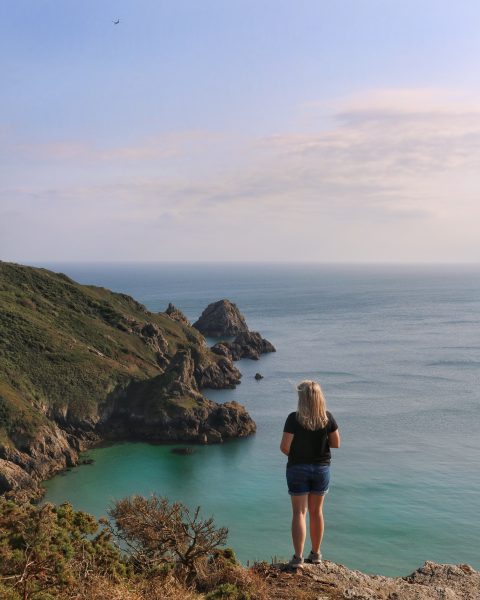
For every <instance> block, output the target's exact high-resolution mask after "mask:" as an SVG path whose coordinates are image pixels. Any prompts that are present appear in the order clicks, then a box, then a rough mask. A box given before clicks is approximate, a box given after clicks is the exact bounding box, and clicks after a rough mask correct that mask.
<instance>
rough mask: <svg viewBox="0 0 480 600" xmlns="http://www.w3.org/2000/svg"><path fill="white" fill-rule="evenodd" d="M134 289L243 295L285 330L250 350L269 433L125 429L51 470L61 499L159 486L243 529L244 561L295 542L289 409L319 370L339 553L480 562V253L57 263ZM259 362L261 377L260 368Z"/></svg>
mask: <svg viewBox="0 0 480 600" xmlns="http://www.w3.org/2000/svg"><path fill="white" fill-rule="evenodd" d="M43 266H47V267H49V268H54V269H55V270H61V271H63V272H65V273H67V274H68V275H70V276H71V277H73V278H74V279H76V280H78V281H81V282H82V283H94V284H97V285H103V286H105V287H109V288H111V289H114V290H118V291H122V292H126V293H129V294H131V295H133V296H134V297H135V298H137V299H138V300H140V301H141V302H143V303H144V304H146V305H147V307H148V308H149V309H150V310H153V311H159V310H164V309H165V308H166V306H167V304H168V302H170V301H171V302H173V303H174V304H175V305H177V306H178V307H179V308H181V309H182V310H183V311H184V312H185V314H186V315H187V316H188V317H189V318H190V319H191V320H195V319H196V318H197V317H198V315H199V314H200V313H201V311H202V310H203V308H205V306H206V305H207V304H208V303H209V302H212V301H214V300H218V299H220V298H224V297H228V298H229V299H231V300H232V301H234V302H236V303H237V304H238V306H239V307H240V309H241V311H242V312H243V313H244V315H245V316H246V318H247V322H248V324H249V326H250V328H251V329H254V330H259V331H260V332H261V333H262V335H263V336H264V337H266V338H267V339H269V340H270V341H272V343H273V344H274V345H275V346H276V348H277V352H276V353H275V354H269V355H265V356H263V357H262V358H261V360H260V361H259V362H255V361H248V360H242V361H240V362H239V363H238V366H239V368H240V370H241V371H242V373H243V380H242V384H241V385H240V386H238V387H237V389H235V390H216V391H212V390H207V391H206V395H207V396H208V397H210V398H211V399H212V400H215V401H227V400H237V401H238V402H241V403H242V404H244V405H245V406H246V407H247V408H248V410H249V412H250V413H251V415H252V416H253V418H254V419H255V421H256V423H257V427H258V429H257V434H256V435H255V436H253V437H252V438H249V439H247V440H236V441H233V442H229V443H226V444H224V445H221V446H211V447H198V448H196V453H195V454H194V455H192V456H178V455H173V454H171V452H170V449H171V448H170V447H168V446H158V445H148V444H143V443H122V444H116V445H113V446H110V447H103V448H98V449H95V450H91V451H89V452H88V455H89V456H91V457H93V458H94V459H95V463H94V464H93V465H89V466H81V467H78V468H76V469H73V470H72V471H70V472H68V473H66V474H63V475H59V476H56V477H54V478H53V479H51V480H50V481H48V482H47V483H46V488H47V494H46V499H47V500H51V501H53V502H62V501H65V500H68V501H70V502H72V503H73V505H74V506H75V507H76V508H79V509H83V510H87V511H89V512H92V513H93V514H95V515H97V516H101V515H104V514H105V513H106V510H107V507H108V506H109V503H111V501H112V500H113V499H115V498H121V497H122V496H125V495H128V494H132V493H141V494H149V493H150V492H156V493H158V494H161V495H165V496H168V497H169V498H170V499H171V500H174V499H175V500H181V501H183V502H185V503H187V504H188V505H190V506H192V507H193V506H196V505H201V506H202V509H203V513H204V514H205V515H213V516H214V517H215V520H216V522H217V523H218V524H219V525H225V526H227V527H228V529H229V532H230V533H229V544H230V545H231V546H232V547H234V548H235V550H236V551H237V553H238V555H239V556H240V558H241V559H242V560H243V561H247V560H254V559H266V560H269V559H270V558H271V557H272V556H273V555H276V556H283V557H289V556H290V555H291V547H290V534H289V521H290V505H289V497H288V495H287V493H286V487H285V482H284V468H285V458H284V457H283V455H281V453H280V451H279V450H278V444H279V441H280V437H281V432H282V428H283V423H284V421H285V418H286V416H287V414H288V413H289V412H290V411H291V410H294V409H295V404H296V395H295V384H296V383H298V382H299V381H300V380H302V379H303V378H305V377H313V378H316V379H318V380H319V381H320V382H321V383H322V386H323V388H324V391H325V394H326V397H327V402H328V405H329V409H330V410H331V412H332V413H333V414H334V416H335V418H336V419H337V421H338V423H339V425H340V430H341V433H342V447H341V448H340V449H339V450H334V451H333V452H334V456H333V464H332V477H333V481H332V486H331V491H330V493H329V495H328V497H327V500H326V505H325V512H326V533H325V540H324V544H323V553H324V555H325V557H327V558H329V559H332V560H335V561H337V562H341V563H344V564H346V565H347V566H349V567H351V568H358V569H362V570H364V571H367V572H373V573H381V574H387V575H405V574H407V573H409V572H411V571H412V570H413V569H415V568H417V567H418V566H419V565H420V564H421V563H423V561H424V560H426V559H430V560H435V561H438V562H455V563H460V562H466V563H470V564H472V565H473V566H474V567H476V568H480V559H479V556H478V551H477V547H478V539H479V537H480V524H479V521H478V516H477V513H478V509H479V508H480V500H479V499H480V477H479V474H478V464H479V461H480V441H479V436H478V429H479V422H480V418H479V417H480V406H479V404H480V402H479V393H478V389H479V385H478V384H479V375H480V327H479V325H480V267H474V266H468V267H467V266H457V267H454V266H444V267H426V266H425V267H406V266H395V267H388V268H387V267H383V266H382V267H381V266H362V267H360V266H358V267H348V266H314V265H303V266H302V265H297V266H292V265H264V264H257V265H254V266H252V265H239V264H237V265H205V264H203V265H187V264H183V265H175V266H173V265H153V264H152V265H135V264H130V265H73V264H71V265H59V264H57V265H51V264H50V265H43ZM256 371H260V372H261V373H262V374H263V375H264V376H265V379H263V380H262V381H260V382H257V381H255V380H254V378H253V375H254V374H255V372H256Z"/></svg>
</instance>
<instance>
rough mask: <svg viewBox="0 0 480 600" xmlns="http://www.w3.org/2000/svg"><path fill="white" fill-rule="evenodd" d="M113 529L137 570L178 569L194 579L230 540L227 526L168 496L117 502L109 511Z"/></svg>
mask: <svg viewBox="0 0 480 600" xmlns="http://www.w3.org/2000/svg"><path fill="white" fill-rule="evenodd" d="M109 515H110V517H111V518H112V519H113V520H114V526H113V527H112V529H111V531H112V533H114V535H115V536H116V537H118V538H119V539H120V540H122V541H123V543H124V544H125V546H126V548H127V549H128V551H129V554H130V556H131V559H132V561H133V564H134V565H135V569H136V570H137V571H138V572H142V573H144V574H149V575H157V574H159V573H165V572H166V571H168V570H170V569H175V571H176V573H177V575H183V576H184V577H185V579H186V580H187V581H189V582H191V581H192V580H193V579H194V578H195V576H196V575H197V574H198V573H199V571H201V570H202V569H204V568H205V565H206V563H207V562H208V559H209V558H212V557H213V556H214V555H215V552H216V551H217V549H218V548H219V547H220V546H223V545H224V544H225V542H226V539H227V534H228V530H227V529H226V528H225V527H220V528H218V529H217V528H216V527H215V524H214V521H213V519H212V518H209V519H202V518H200V507H197V508H196V509H195V510H194V511H193V512H190V510H189V509H188V508H187V507H186V506H185V505H184V504H182V503H180V502H173V503H172V504H169V502H168V500H167V499H166V498H159V497H158V496H156V495H152V496H151V497H150V498H144V497H142V496H132V497H131V498H124V499H123V500H118V501H117V502H115V505H114V507H113V508H112V509H111V510H110V511H109Z"/></svg>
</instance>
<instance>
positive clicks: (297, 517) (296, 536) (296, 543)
mask: <svg viewBox="0 0 480 600" xmlns="http://www.w3.org/2000/svg"><path fill="white" fill-rule="evenodd" d="M290 498H291V499H292V511H293V516H292V541H293V548H294V550H295V555H296V556H298V557H300V556H302V555H303V547H304V545H305V538H306V537H307V525H306V517H307V506H308V495H307V494H304V495H303V496H290Z"/></svg>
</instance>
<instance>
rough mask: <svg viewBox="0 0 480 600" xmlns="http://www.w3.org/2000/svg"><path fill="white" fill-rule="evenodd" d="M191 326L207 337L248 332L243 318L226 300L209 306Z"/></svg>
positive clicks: (234, 305) (232, 304)
mask: <svg viewBox="0 0 480 600" xmlns="http://www.w3.org/2000/svg"><path fill="white" fill-rule="evenodd" d="M193 326H194V327H195V328H196V329H198V331H200V333H203V335H206V336H209V337H222V336H228V337H230V336H234V335H237V334H239V333H241V332H247V331H248V327H247V323H246V322H245V317H244V316H243V315H242V314H241V312H240V311H239V310H238V308H237V305H236V304H234V303H233V302H230V300H227V299H224V300H219V301H218V302H213V303H212V304H209V305H208V306H207V308H206V309H205V310H204V311H203V313H202V314H201V316H200V318H199V319H198V320H197V321H195V323H194V324H193Z"/></svg>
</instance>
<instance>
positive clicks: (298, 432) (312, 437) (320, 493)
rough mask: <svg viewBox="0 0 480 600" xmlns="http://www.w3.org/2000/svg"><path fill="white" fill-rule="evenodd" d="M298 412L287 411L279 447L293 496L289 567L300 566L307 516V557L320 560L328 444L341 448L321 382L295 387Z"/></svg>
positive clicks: (328, 465) (335, 424)
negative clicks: (286, 457)
mask: <svg viewBox="0 0 480 600" xmlns="http://www.w3.org/2000/svg"><path fill="white" fill-rule="evenodd" d="M297 391H298V408H297V412H292V413H290V414H289V415H288V418H287V420H286V422H285V427H284V428H283V437H282V442H281V444H280V450H281V451H282V452H283V453H284V454H286V455H287V456H288V463H287V485H288V493H289V494H290V497H291V500H292V511H293V517H292V540H293V548H294V550H295V554H294V555H293V558H292V559H291V561H290V565H291V566H292V567H300V568H301V567H303V547H304V545H305V538H306V536H307V527H306V516H307V510H308V514H309V517H310V539H311V542H312V550H311V552H310V555H309V557H308V559H307V560H308V561H309V562H312V563H319V562H321V560H322V555H321V553H320V545H321V543H322V537H323V529H324V524H323V511H322V509H323V499H324V497H325V494H326V493H327V492H328V484H329V481H330V460H331V453H330V448H340V433H339V431H338V425H337V423H336V421H335V419H334V418H333V416H332V415H331V413H330V412H329V411H328V410H327V407H326V404H325V398H324V396H323V393H322V389H321V387H320V385H319V384H318V383H317V382H315V381H311V380H305V381H302V383H300V384H299V386H298V387H297Z"/></svg>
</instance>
